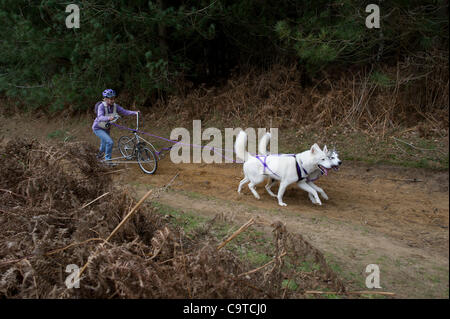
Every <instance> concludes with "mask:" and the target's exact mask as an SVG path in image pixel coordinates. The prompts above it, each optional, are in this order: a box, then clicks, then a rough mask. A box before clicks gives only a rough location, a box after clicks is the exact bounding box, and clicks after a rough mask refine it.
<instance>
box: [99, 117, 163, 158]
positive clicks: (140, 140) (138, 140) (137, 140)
mask: <svg viewBox="0 0 450 319" xmlns="http://www.w3.org/2000/svg"><path fill="white" fill-rule="evenodd" d="M138 130H139V112H138V113H137V114H136V129H135V130H133V134H134V139H135V142H134V147H133V151H132V153H131V154H132V157H134V156H136V152H137V147H138V145H139V144H144V143H145V144H146V145H148V146H150V147H151V150H152V152H153V153H154V154H155V155H156V157H157V160H161V156H160V155H159V152H158V151H157V150H156V148H155V147H154V146H153V144H152V143H150V142H149V141H147V140H146V139H144V138H143V137H142V136H140V135H139V134H138V132H137V131H138ZM121 159H125V161H120V160H121ZM126 159H127V158H126V157H125V156H121V157H115V158H112V159H111V160H110V161H108V162H112V163H116V164H121V163H138V162H137V161H130V160H126ZM118 160H119V161H118Z"/></svg>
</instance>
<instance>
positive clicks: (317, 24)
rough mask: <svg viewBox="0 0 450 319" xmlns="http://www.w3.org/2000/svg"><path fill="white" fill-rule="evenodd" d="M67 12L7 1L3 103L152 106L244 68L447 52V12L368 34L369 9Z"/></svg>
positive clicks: (118, 2)
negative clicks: (115, 98)
mask: <svg viewBox="0 0 450 319" xmlns="http://www.w3.org/2000/svg"><path fill="white" fill-rule="evenodd" d="M67 4H68V2H67V1H61V0H41V1H25V0H14V1H13V0H0V19H1V21H2V25H1V26H0V36H1V38H2V41H0V95H3V96H7V97H12V98H13V99H15V100H17V101H19V102H20V103H21V105H23V107H24V108H25V109H29V110H31V109H35V108H46V109H47V110H49V111H58V110H62V109H65V108H67V107H68V106H70V107H71V108H72V109H73V110H76V109H86V108H90V107H92V105H93V104H94V103H95V102H96V101H97V100H98V99H99V98H100V97H101V96H100V93H101V92H102V91H103V90H104V89H105V88H108V87H110V88H114V89H116V90H117V91H119V92H123V93H125V92H126V93H129V96H130V99H129V101H127V102H136V103H137V104H146V103H148V101H149V98H150V97H153V98H154V97H158V96H161V95H162V94H165V93H171V92H173V91H174V89H175V87H176V85H175V83H177V80H178V79H179V78H187V79H190V80H192V81H194V82H196V83H202V82H205V81H211V80H214V79H215V78H217V77H225V76H227V74H228V73H227V72H229V70H231V69H232V67H234V66H235V65H237V64H241V63H250V64H259V65H261V66H266V65H267V64H270V63H272V62H273V61H279V60H282V59H289V60H292V59H298V60H299V62H300V63H299V64H300V66H304V67H305V70H306V71H307V74H308V75H309V76H314V75H315V74H316V73H317V71H319V70H321V69H323V68H326V67H328V66H329V65H335V64H337V63H339V64H340V65H344V66H345V65H346V64H349V65H351V64H362V63H371V62H373V61H375V60H377V59H378V60H383V59H391V58H392V57H393V56H395V55H401V54H404V53H410V52H414V51H417V50H430V49H432V48H433V47H436V46H441V47H446V45H448V17H447V15H446V13H445V8H446V4H445V2H444V1H418V0H416V1H403V0H394V1H389V2H386V1H385V2H382V4H381V5H380V7H381V8H380V9H381V29H367V28H366V27H365V17H366V16H367V15H368V13H366V12H365V6H366V5H367V3H366V2H365V1H359V0H345V1H325V0H314V1H313V0H307V1H290V0H280V1H266V0H263V1H261V0H240V1H238V0H201V1H193V0H186V1H172V0H160V1H148V0H137V1H132V2H129V1H123V0H107V1H103V2H98V1H93V0H84V1H80V2H79V3H78V5H79V7H80V28H79V29H68V28H67V27H66V25H65V21H66V18H67V17H68V15H69V14H70V13H66V12H65V8H66V5H67ZM381 31H382V32H381ZM375 80H381V81H382V83H383V79H382V78H378V79H375Z"/></svg>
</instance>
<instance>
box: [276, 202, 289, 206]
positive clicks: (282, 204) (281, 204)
mask: <svg viewBox="0 0 450 319" xmlns="http://www.w3.org/2000/svg"><path fill="white" fill-rule="evenodd" d="M278 205H280V206H287V204H286V203H278Z"/></svg>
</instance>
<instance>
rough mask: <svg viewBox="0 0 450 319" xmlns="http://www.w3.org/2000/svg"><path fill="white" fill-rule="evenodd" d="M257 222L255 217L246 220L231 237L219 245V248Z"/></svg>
mask: <svg viewBox="0 0 450 319" xmlns="http://www.w3.org/2000/svg"><path fill="white" fill-rule="evenodd" d="M254 223H255V219H254V218H251V219H250V220H249V221H248V222H246V223H245V224H244V225H242V226H241V228H239V229H238V230H237V231H235V232H234V233H233V235H231V236H230V237H228V238H227V239H226V240H224V241H223V242H222V243H221V244H220V245H219V246H217V250H220V249H222V248H223V247H224V246H225V245H226V244H228V243H229V242H230V241H232V240H233V239H234V238H235V237H236V236H237V235H239V234H240V233H242V232H243V231H244V230H246V229H247V228H249V227H250V226H251V225H253V224H254Z"/></svg>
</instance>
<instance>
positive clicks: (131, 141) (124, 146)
mask: <svg viewBox="0 0 450 319" xmlns="http://www.w3.org/2000/svg"><path fill="white" fill-rule="evenodd" d="M117 144H118V146H119V151H120V154H122V156H123V157H125V159H127V160H130V159H132V158H133V150H134V149H135V138H134V136H122V137H121V138H119V141H118V142H117Z"/></svg>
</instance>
